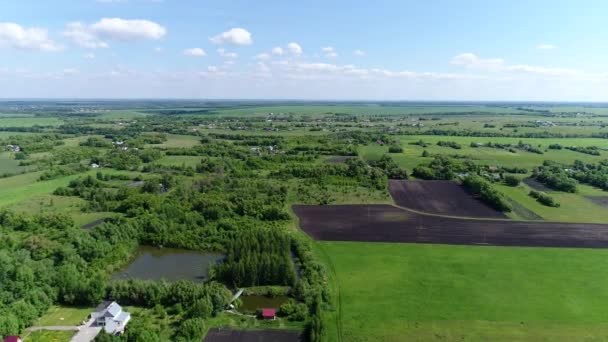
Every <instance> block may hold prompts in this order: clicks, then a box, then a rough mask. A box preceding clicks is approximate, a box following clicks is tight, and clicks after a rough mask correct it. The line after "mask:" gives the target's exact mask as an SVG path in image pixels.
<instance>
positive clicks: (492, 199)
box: [462, 175, 511, 212]
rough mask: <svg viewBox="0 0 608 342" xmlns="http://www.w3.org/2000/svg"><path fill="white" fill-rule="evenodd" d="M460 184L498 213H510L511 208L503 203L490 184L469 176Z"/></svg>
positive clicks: (498, 193)
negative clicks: (498, 211)
mask: <svg viewBox="0 0 608 342" xmlns="http://www.w3.org/2000/svg"><path fill="white" fill-rule="evenodd" d="M462 184H463V185H464V186H465V187H466V188H467V189H468V190H469V191H470V192H471V193H472V194H473V195H475V196H478V197H479V199H480V200H482V201H483V202H484V203H486V204H488V205H489V206H491V207H492V208H494V209H496V210H500V211H506V212H509V211H511V206H510V205H509V204H508V203H507V202H506V201H505V199H504V197H503V195H502V194H501V193H500V192H498V191H496V190H495V189H494V188H492V186H491V185H490V183H488V182H487V181H486V180H484V179H483V178H481V177H479V176H475V175H469V176H467V177H466V178H465V179H464V180H463V182H462Z"/></svg>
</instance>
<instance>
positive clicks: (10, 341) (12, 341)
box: [4, 336, 23, 342]
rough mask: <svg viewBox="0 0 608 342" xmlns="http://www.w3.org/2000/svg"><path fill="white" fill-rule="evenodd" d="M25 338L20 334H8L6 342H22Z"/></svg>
mask: <svg viewBox="0 0 608 342" xmlns="http://www.w3.org/2000/svg"><path fill="white" fill-rule="evenodd" d="M22 341H23V340H22V339H21V337H19V336H6V337H5V338H4V342H22Z"/></svg>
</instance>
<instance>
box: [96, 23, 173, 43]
mask: <svg viewBox="0 0 608 342" xmlns="http://www.w3.org/2000/svg"><path fill="white" fill-rule="evenodd" d="M91 30H92V31H93V32H94V33H95V34H97V35H98V36H100V37H102V38H107V39H116V40H123V41H136V40H158V39H161V38H162V37H164V36H165V34H167V30H166V29H165V28H164V27H163V26H161V25H159V24H157V23H155V22H153V21H150V20H144V19H133V20H128V19H121V18H103V19H101V20H100V21H98V22H96V23H94V24H93V25H91Z"/></svg>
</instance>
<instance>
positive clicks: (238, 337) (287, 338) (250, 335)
mask: <svg viewBox="0 0 608 342" xmlns="http://www.w3.org/2000/svg"><path fill="white" fill-rule="evenodd" d="M300 335H301V333H300V332H298V331H289V330H271V329H265V330H234V329H222V328H213V329H211V330H210V331H209V332H208V333H207V336H206V337H205V339H204V340H203V342H249V341H264V342H299V341H302V340H303V339H302V338H301V336H300Z"/></svg>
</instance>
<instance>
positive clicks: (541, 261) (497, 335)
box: [318, 242, 608, 341]
mask: <svg viewBox="0 0 608 342" xmlns="http://www.w3.org/2000/svg"><path fill="white" fill-rule="evenodd" d="M318 244H319V248H320V249H321V250H322V251H323V254H324V255H325V256H326V259H327V263H328V264H329V265H330V268H333V270H334V271H335V277H336V279H337V286H338V287H339V300H338V302H339V303H340V311H339V312H340V322H341V327H342V341H412V340H415V341H416V340H417V341H426V340H447V341H452V340H467V341H512V340H518V341H540V340H545V341H551V340H554V339H555V338H558V339H562V340H564V339H565V340H569V339H571V338H573V339H575V340H590V341H595V340H597V341H600V340H605V339H606V338H608V323H607V322H606V317H607V315H608V307H606V306H605V305H604V303H605V301H606V300H608V288H606V286H605V285H606V284H608V271H607V269H606V267H605V260H606V258H607V257H608V251H606V250H588V249H565V248H564V249H553V248H506V247H478V246H446V245H416V244H400V243H394V244H391V243H357V242H319V243H318ZM330 322H331V323H332V324H333V323H334V322H333V321H332V320H330ZM334 326H335V324H333V325H332V328H333V327H334ZM332 330H334V329H332ZM330 336H333V338H332V339H335V336H336V332H335V331H333V332H332V331H330ZM585 337H589V339H585Z"/></svg>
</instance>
